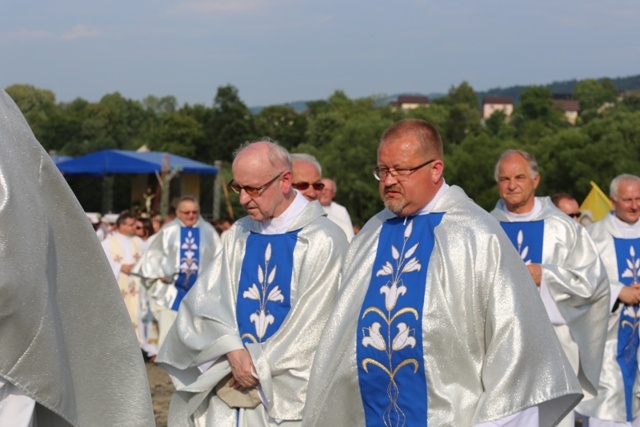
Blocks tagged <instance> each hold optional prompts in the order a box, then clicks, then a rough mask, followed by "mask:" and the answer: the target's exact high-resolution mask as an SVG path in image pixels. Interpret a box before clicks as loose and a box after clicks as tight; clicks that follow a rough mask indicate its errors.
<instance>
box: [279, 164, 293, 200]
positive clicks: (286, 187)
mask: <svg viewBox="0 0 640 427" xmlns="http://www.w3.org/2000/svg"><path fill="white" fill-rule="evenodd" d="M280 179H281V182H282V193H283V194H289V192H290V191H291V184H292V183H293V173H292V172H291V171H289V170H288V171H284V172H283V173H282V176H281V177H280Z"/></svg>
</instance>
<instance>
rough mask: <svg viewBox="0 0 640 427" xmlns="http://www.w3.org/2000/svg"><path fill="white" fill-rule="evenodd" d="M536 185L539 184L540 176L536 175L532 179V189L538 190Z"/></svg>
mask: <svg viewBox="0 0 640 427" xmlns="http://www.w3.org/2000/svg"><path fill="white" fill-rule="evenodd" d="M538 184H540V174H539V173H537V174H536V176H534V177H533V189H534V190H535V189H536V188H538Z"/></svg>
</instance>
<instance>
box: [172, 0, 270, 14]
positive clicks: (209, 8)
mask: <svg viewBox="0 0 640 427" xmlns="http://www.w3.org/2000/svg"><path fill="white" fill-rule="evenodd" d="M266 5H268V2H267V1H265V0H191V1H186V2H183V3H181V4H180V5H178V6H176V7H175V8H173V9H172V12H178V13H194V12H195V13H211V12H236V13H237V12H240V13H246V12H253V11H256V10H259V9H262V8H263V7H265V6H266Z"/></svg>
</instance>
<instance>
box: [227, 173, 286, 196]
mask: <svg viewBox="0 0 640 427" xmlns="http://www.w3.org/2000/svg"><path fill="white" fill-rule="evenodd" d="M283 173H285V171H282V172H280V173H279V174H278V175H276V176H274V177H273V179H271V180H270V181H269V182H267V183H266V184H264V185H261V186H260V187H250V186H248V185H247V186H242V185H238V184H237V183H236V182H235V181H234V180H233V179H232V180H231V181H229V183H228V184H227V187H228V188H229V189H230V190H232V191H233V192H234V193H237V194H240V191H242V190H244V192H245V193H247V195H248V196H249V197H258V196H259V195H260V194H261V193H262V192H263V191H264V190H265V189H266V188H267V187H268V186H270V185H271V184H273V183H274V182H275V180H276V179H278V178H280V176H282V174H283Z"/></svg>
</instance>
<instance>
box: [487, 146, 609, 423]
mask: <svg viewBox="0 0 640 427" xmlns="http://www.w3.org/2000/svg"><path fill="white" fill-rule="evenodd" d="M495 178H496V181H497V183H498V190H499V192H500V197H501V199H500V200H499V201H498V203H497V204H496V207H495V209H494V210H493V211H492V212H491V214H492V215H493V216H494V218H496V219H497V220H498V221H499V222H500V225H501V226H502V228H503V229H504V230H505V232H506V233H507V236H509V239H510V240H511V242H512V244H513V245H514V247H515V248H516V250H517V251H518V253H519V254H520V257H521V258H522V261H523V262H524V263H525V265H526V266H527V269H528V270H529V272H530V274H531V277H532V278H533V281H534V282H535V284H536V286H537V287H538V290H539V291H540V297H541V298H542V302H543V304H544V307H545V310H546V314H547V315H548V317H549V320H551V323H552V324H553V328H554V330H555V332H556V335H557V336H558V339H559V340H560V343H561V344H562V347H563V348H564V351H565V354H566V355H567V358H568V359H569V361H570V362H571V366H572V367H573V369H574V372H575V373H576V375H577V376H578V379H579V380H580V384H581V385H582V389H583V391H584V394H585V396H587V397H593V396H595V394H596V392H597V390H598V382H599V379H600V369H601V367H602V354H603V351H604V343H605V339H606V335H607V319H608V318H609V295H610V292H609V280H608V279H607V275H606V272H605V269H604V266H603V265H602V261H601V260H600V256H599V255H598V251H597V249H596V246H595V244H594V243H593V241H592V240H591V238H590V237H589V234H588V233H587V231H586V230H585V229H584V227H582V226H581V225H579V224H577V223H576V222H575V221H573V220H572V219H571V218H570V217H569V216H567V215H565V214H564V213H563V212H562V211H560V210H559V209H558V208H556V206H555V205H554V204H553V202H552V201H551V198H549V197H544V198H543V197H535V190H536V187H537V186H538V183H539V182H540V174H539V172H538V165H537V162H536V161H535V159H534V158H533V156H531V155H530V154H529V153H527V152H525V151H520V150H508V151H505V152H504V153H503V154H502V155H501V156H500V159H499V160H498V162H497V163H496V168H495ZM574 418H575V417H574V416H573V414H569V415H568V416H567V417H566V418H565V419H564V420H563V421H562V423H560V424H559V426H560V427H574V425H575V419H574Z"/></svg>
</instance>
